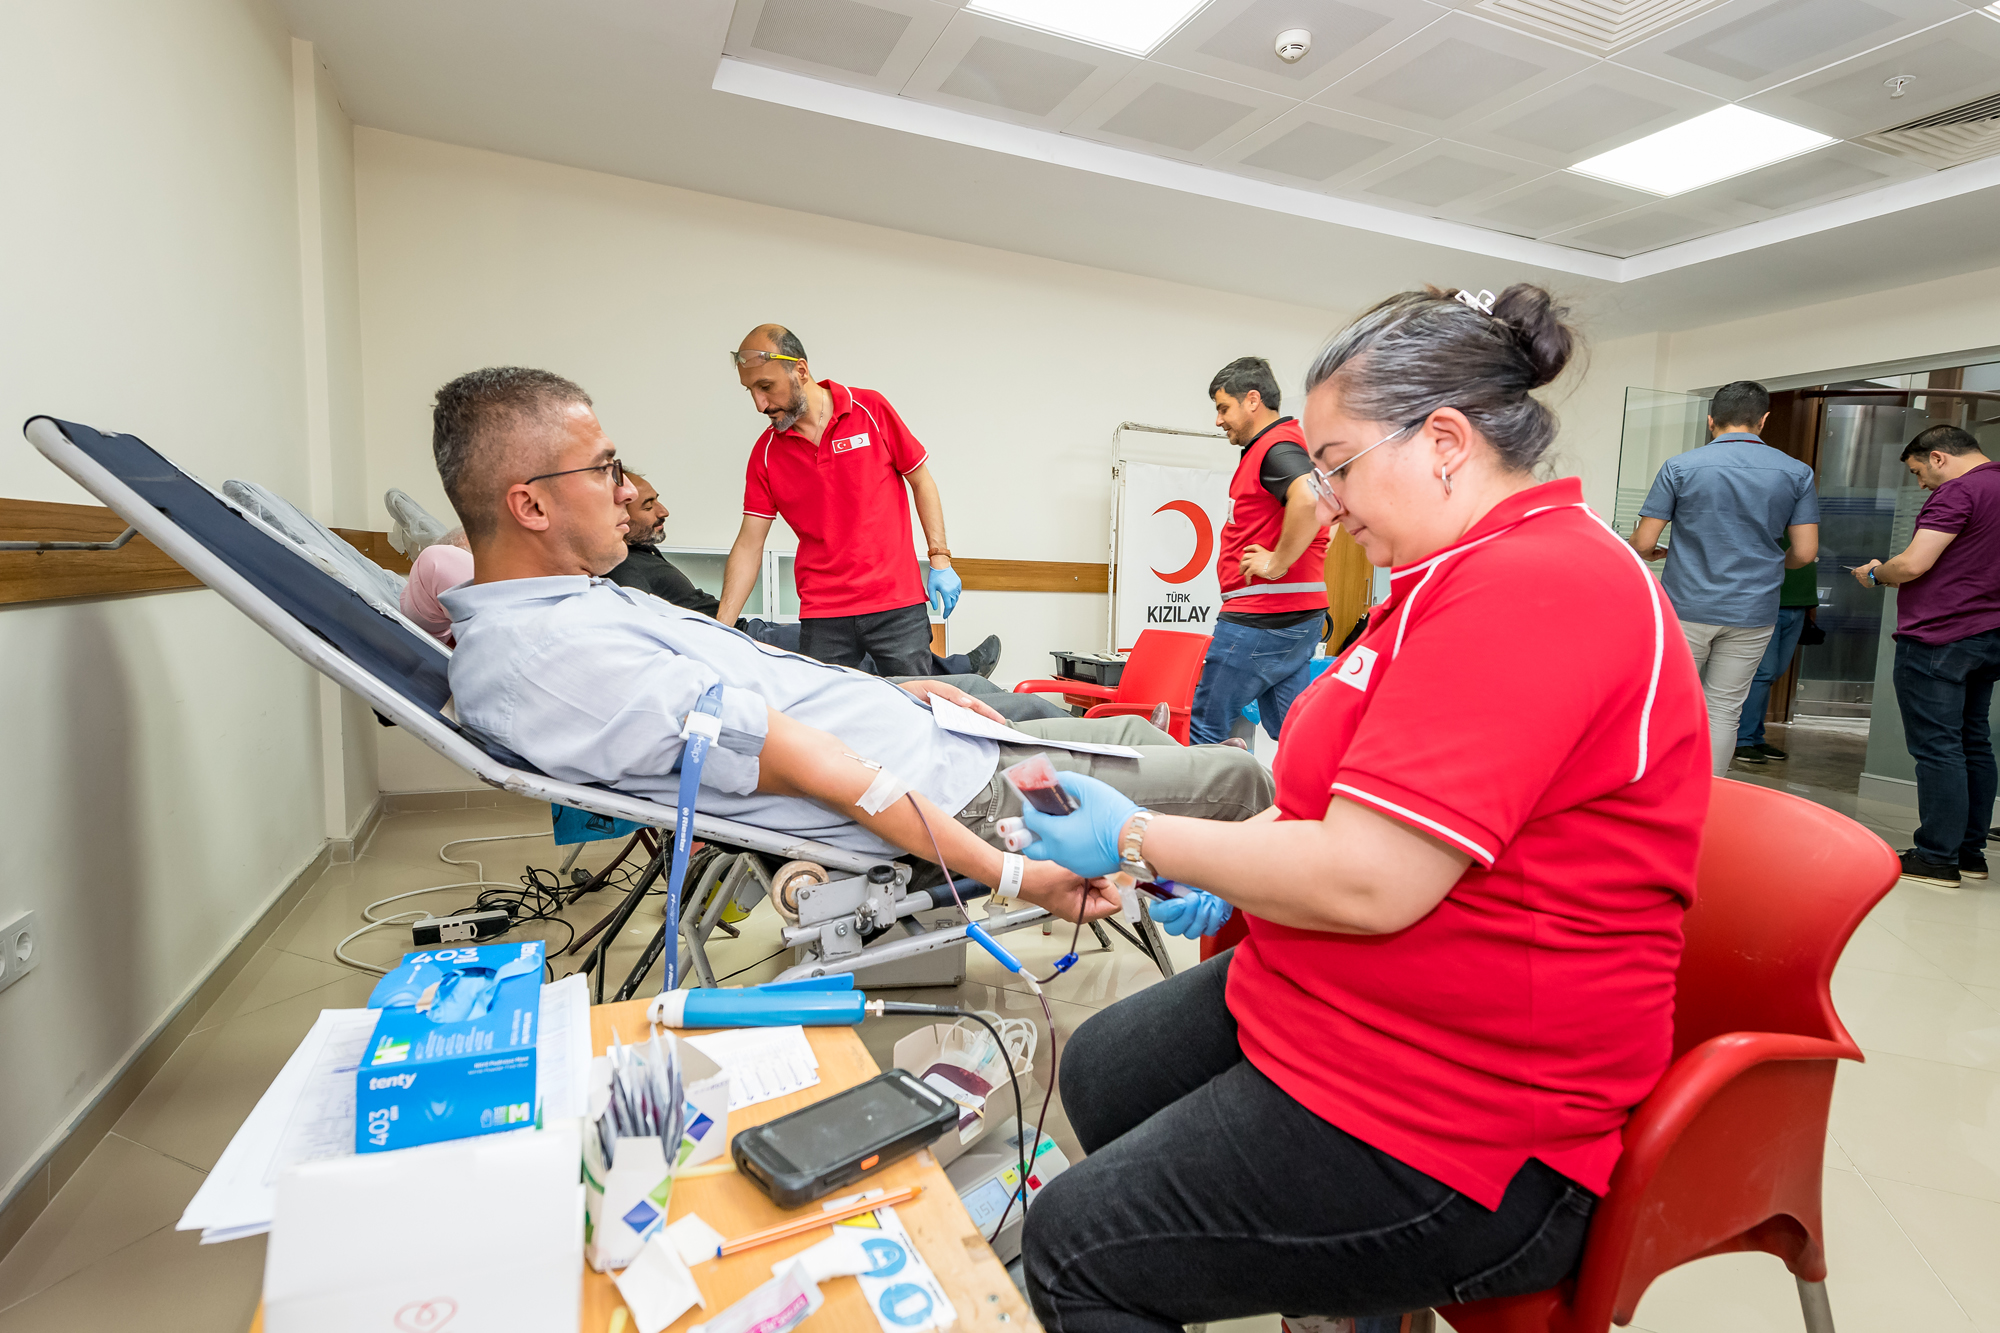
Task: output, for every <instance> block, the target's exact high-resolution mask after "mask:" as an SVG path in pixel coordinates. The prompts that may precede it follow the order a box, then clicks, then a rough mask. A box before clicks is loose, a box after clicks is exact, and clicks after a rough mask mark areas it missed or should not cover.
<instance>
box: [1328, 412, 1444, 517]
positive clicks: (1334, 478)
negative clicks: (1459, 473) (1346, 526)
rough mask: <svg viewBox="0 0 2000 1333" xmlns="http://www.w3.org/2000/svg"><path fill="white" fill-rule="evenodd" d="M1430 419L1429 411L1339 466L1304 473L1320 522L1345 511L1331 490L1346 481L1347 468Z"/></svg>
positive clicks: (1344, 507) (1345, 508)
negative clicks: (1371, 451) (1337, 483)
mask: <svg viewBox="0 0 2000 1333" xmlns="http://www.w3.org/2000/svg"><path fill="white" fill-rule="evenodd" d="M1430 419H1431V418H1430V413H1428V412H1426V413H1425V414H1424V415H1423V416H1420V417H1418V418H1417V419H1416V420H1415V421H1412V422H1411V423H1410V424H1409V425H1407V426H1401V427H1398V428H1397V429H1395V430H1392V431H1390V432H1389V433H1388V434H1387V435H1384V436H1383V437H1382V438H1381V439H1379V440H1377V441H1375V443H1373V444H1371V445H1369V446H1368V448H1367V449H1363V450H1362V451H1361V452H1360V453H1357V454H1355V455H1354V457H1352V458H1350V459H1348V460H1347V461H1346V462H1345V463H1342V464H1341V465H1340V466H1339V467H1336V468H1331V469H1326V470H1322V469H1320V468H1317V467H1315V468H1314V469H1313V470H1312V471H1311V472H1310V473H1308V474H1307V475H1306V485H1307V486H1308V487H1310V488H1311V489H1312V493H1313V500H1314V501H1315V502H1316V504H1317V506H1318V509H1319V520H1320V522H1322V523H1331V522H1333V521H1334V520H1335V519H1337V518H1339V517H1340V516H1341V515H1342V514H1344V513H1346V512H1347V506H1346V505H1344V504H1342V503H1341V500H1340V497H1339V496H1338V495H1335V494H1334V492H1333V487H1334V483H1335V482H1340V483H1343V484H1345V482H1346V481H1347V469H1349V468H1351V467H1353V466H1354V465H1355V464H1356V463H1358V462H1359V461H1361V459H1362V457H1363V456H1364V455H1366V454H1367V453H1368V452H1369V450H1370V449H1380V448H1381V447H1382V446H1383V445H1385V444H1387V443H1388V442H1389V441H1391V440H1393V439H1395V438H1396V437H1397V436H1399V435H1408V434H1409V433H1410V432H1411V431H1413V430H1415V429H1417V427H1419V426H1421V425H1423V424H1424V423H1425V422H1426V421H1429V420H1430Z"/></svg>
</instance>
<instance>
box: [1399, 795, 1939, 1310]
mask: <svg viewBox="0 0 2000 1333" xmlns="http://www.w3.org/2000/svg"><path fill="white" fill-rule="evenodd" d="M1900 869H1901V867H1900V866H1899V865H1898V864H1897V861H1896V855H1895V853H1894V852H1892V851H1890V850H1889V847H1888V845H1887V844H1886V843H1884V842H1883V841H1882V840H1881V839H1880V838H1878V837H1876V836H1875V835H1874V834H1873V833H1870V832H1869V831H1868V830H1867V829H1865V828H1863V827H1862V826H1861V825H1859V824H1857V823H1855V822H1854V821H1853V820H1851V819H1848V818H1846V817H1845V816H1843V815H1839V814H1836V813H1835V812H1834V811H1832V810H1829V809H1827V808H1826V807H1825V806H1821V805H1815V804H1813V803H1812V802H1810V801H1807V800H1803V799H1801V798H1800V797H1797V796H1793V795H1790V794H1788V793H1786V792H1781V791H1773V790H1771V789H1770V788H1767V787H1759V786H1755V785H1753V784H1751V783H1747V782H1732V781H1729V780H1727V779H1724V778H1717V779H1715V781H1714V787H1713V789H1712V792H1711V795H1710V799H1709V808H1708V823H1707V826H1706V828H1705V829H1704V831H1703V837H1702V848H1701V861H1700V863H1699V866H1698V869H1697V871H1696V887H1695V892H1696V899H1695V905H1694V907H1693V908H1691V909H1690V910H1689V911H1688V914H1687V926H1686V932H1687V945H1686V948H1685V950H1684V951H1683V953H1682V954H1681V964H1680V971H1679V974H1678V977H1677V981H1678V993H1677V997H1676V1000H1675V1005H1674V1048H1673V1049H1674V1059H1673V1063H1672V1064H1671V1065H1669V1066H1668V1068H1667V1072H1666V1074H1665V1076H1663V1077H1662V1078H1661V1079H1660V1082H1659V1084H1658V1085H1657V1086H1656V1087H1655V1088H1654V1089H1653V1091H1652V1094H1651V1095H1650V1096H1648V1097H1647V1098H1646V1100H1645V1101H1643V1102H1641V1103H1640V1104H1639V1107H1638V1109H1637V1110H1636V1111H1635V1112H1633V1115H1632V1119H1631V1120H1630V1121H1629V1122H1628V1123H1627V1125H1626V1127H1625V1151H1624V1155H1623V1156H1621V1157H1620V1158H1619V1159H1618V1166H1617V1168H1616V1169H1615V1170H1614V1171H1613V1172H1612V1176H1611V1188H1610V1190H1609V1192H1607V1193H1606V1194H1605V1196H1604V1198H1603V1200H1602V1201H1601V1202H1600V1203H1599V1204H1598V1205H1597V1212H1596V1214H1595V1215H1594V1216H1593V1217H1592V1218H1591V1222H1590V1234H1589V1237H1588V1238H1587V1239H1586V1241H1585V1242H1584V1248H1583V1259H1582V1262H1581V1263H1580V1265H1579V1266H1578V1270H1577V1274H1576V1276H1575V1278H1574V1279H1573V1280H1571V1281H1569V1282H1565V1283H1564V1284H1562V1285H1561V1286H1559V1287H1553V1288H1550V1289H1549V1290H1547V1291H1540V1292H1535V1293H1533V1294H1532V1295H1527V1296H1513V1297H1504V1298H1499V1299H1494V1300H1486V1301H1477V1302H1473V1303H1471V1304H1467V1305H1454V1306H1443V1307H1440V1308H1439V1309H1438V1314H1439V1315H1441V1316H1442V1317H1443V1318H1444V1319H1445V1320H1446V1321H1447V1322H1449V1323H1450V1324H1451V1326H1452V1327H1453V1328H1455V1329H1457V1330H1459V1333H1606V1330H1607V1329H1608V1328H1609V1327H1610V1325H1612V1324H1613V1323H1617V1324H1627V1323H1630V1322H1631V1320H1632V1318H1633V1315H1634V1312H1635V1311H1636V1310H1637V1309H1638V1305H1639V1298H1640V1297H1641V1296H1643V1295H1644V1294H1645V1292H1646V1288H1647V1287H1648V1286H1649V1285H1650V1284H1651V1283H1652V1281H1653V1279H1654V1278H1656V1277H1658V1276H1659V1275H1660V1274H1661V1273H1664V1272H1666V1271H1667V1270H1668V1269H1670V1268H1677V1267H1679V1266H1680V1265H1682V1264H1684V1263H1688V1262H1690V1261H1691V1260H1695V1259H1700V1258H1704V1257H1706V1256H1708V1255H1711V1254H1731V1253H1734V1252H1736V1251H1739V1250H1762V1251H1764V1252H1765V1253H1767V1254H1774V1255H1776V1256H1777V1257H1778V1258H1780V1259H1782V1260H1783V1261H1784V1264H1785V1267H1787V1268H1789V1269H1790V1270H1791V1271H1792V1274H1793V1276H1794V1277H1795V1278H1796V1280H1797V1282H1798V1288H1799V1302H1800V1305H1801V1306H1802V1307H1803V1309H1804V1314H1805V1326H1806V1330H1807V1333H1833V1314H1832V1310H1831V1308H1830V1306H1829V1303H1828V1301H1827V1295H1826V1285H1825V1282H1826V1245H1825V1238H1824V1231H1823V1227H1822V1224H1821V1218H1820V1179H1821V1171H1822V1168H1823V1161H1822V1159H1823V1157H1824V1155H1825V1151H1826V1122H1827V1112H1828V1108H1829V1105H1830V1104H1831V1101H1832V1098H1833V1076H1834V1070H1835V1068H1836V1065H1837V1062H1838V1061H1841V1060H1859V1059H1861V1058H1862V1054H1861V1048H1860V1047H1858V1046H1857V1045H1855V1043H1854V1038H1853V1037H1851V1036H1849V1035H1848V1032H1847V1029H1846V1028H1845V1027H1844V1026H1842V1024H1841V1021H1840V1016H1839V1015H1838V1014H1836V1013H1835V1012H1834V1009H1833V996H1832V993H1831V991H1830V989H1829V986H1830V983H1831V981H1832V977H1833V967H1834V964H1835V963H1836V962H1838V961H1839V959H1840V952H1841V950H1842V949H1843V948H1845V947H1846V945H1847V941H1848V938H1849V937H1850V936H1851V935H1853V933H1854V929H1855V927H1856V926H1858V925H1860V924H1861V921H1862V918H1864V917H1866V916H1867V915H1868V913H1869V912H1870V911H1871V910H1872V909H1873V908H1874V906H1875V904H1876V903H1878V902H1880V901H1881V900H1882V896H1883V895H1884V894H1886V893H1887V892H1888V891H1889V890H1890V888H1891V887H1893V886H1894V884H1895V882H1896V876H1897V874H1898V873H1899V871H1900Z"/></svg>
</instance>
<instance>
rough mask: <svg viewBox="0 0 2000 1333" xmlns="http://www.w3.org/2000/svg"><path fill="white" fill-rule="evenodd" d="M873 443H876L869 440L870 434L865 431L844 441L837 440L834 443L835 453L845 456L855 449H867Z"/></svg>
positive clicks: (847, 437)
mask: <svg viewBox="0 0 2000 1333" xmlns="http://www.w3.org/2000/svg"><path fill="white" fill-rule="evenodd" d="M873 443H875V442H874V441H873V440H871V439H869V438H868V432H867V431H865V430H864V431H862V432H861V433H860V434H859V435H849V436H846V437H845V438H843V439H838V440H835V441H834V442H833V451H834V452H835V453H837V454H844V453H847V452H849V451H850V450H853V449H866V448H867V447H868V446H869V445H871V444H873Z"/></svg>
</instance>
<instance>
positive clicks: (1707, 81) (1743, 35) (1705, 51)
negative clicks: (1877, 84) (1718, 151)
mask: <svg viewBox="0 0 2000 1333" xmlns="http://www.w3.org/2000/svg"><path fill="white" fill-rule="evenodd" d="M1964 12H1965V10H1964V7H1963V6H1961V5H1960V4H1958V2H1957V0H1730V2H1729V3H1728V4H1725V5H1723V6H1721V7H1720V8H1717V9H1712V10H1709V11H1708V12H1707V13H1705V14H1702V15H1700V16H1698V17H1696V18H1693V19H1690V20H1688V21H1687V22H1686V23H1683V24H1681V25H1679V26H1678V27H1674V28H1670V29H1668V30H1667V31H1665V32H1662V33H1660V34H1658V35H1657V36H1654V37H1651V38H1648V39H1647V40H1645V41H1643V42H1641V43H1639V44H1638V45H1637V46H1634V47H1633V48H1632V49H1630V50H1629V51H1625V52H1623V53H1621V54H1620V55H1619V56H1618V57H1617V62H1618V63H1619V64H1621V65H1625V66H1629V67H1630V68H1632V69H1637V70H1642V71H1644V72H1645V73H1648V74H1657V75H1659V76H1660V77H1661V78H1663V79H1672V80H1673V81H1675V82H1676V83H1684V84H1687V85H1688V86H1689V87H1691V88H1699V89H1701V90H1702V91H1703V92H1708V93H1713V94H1715V95H1716V96H1717V97H1726V98H1728V99H1729V100H1731V101H1735V100H1737V99H1738V98H1744V97H1749V96H1751V95H1752V94H1754V93H1759V92H1762V91H1764V90H1765V89H1767V88H1774V87H1776V86H1777V85H1778V84H1781V83H1784V82H1785V81H1787V80H1789V79H1795V78H1798V77H1799V76H1800V75H1802V74H1809V73H1811V72H1813V71H1814V70H1817V69H1823V68H1825V67H1826V66H1828V65H1831V64H1834V63H1835V62H1837V61H1841V60H1846V59H1849V58H1850V57H1853V56H1857V55H1860V54H1861V53H1862V52H1864V51H1870V50H1873V49H1874V48H1875V47H1878V46H1881V45H1883V44H1885V43H1888V42H1893V41H1895V40H1897V39H1898V38H1901V37H1907V36H1909V35H1910V34H1911V33H1913V32H1917V31H1920V30H1921V29H1924V28H1928V27H1930V26H1932V25H1933V24H1937V23H1942V22H1944V21H1945V20H1946V19H1949V18H1957V17H1959V16H1960V15H1962V14H1964Z"/></svg>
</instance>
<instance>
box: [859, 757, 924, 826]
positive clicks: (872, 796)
mask: <svg viewBox="0 0 2000 1333" xmlns="http://www.w3.org/2000/svg"><path fill="white" fill-rule="evenodd" d="M847 757H848V758H849V759H852V760H853V761H854V762H855V763H857V764H866V765H867V766H868V767H870V768H872V769H874V770H875V780H874V781H873V782H871V783H869V784H868V790H867V791H864V792H862V793H861V795H860V797H859V798H858V799H857V800H856V801H855V802H854V803H855V804H856V805H858V806H860V807H861V808H862V809H863V810H865V811H867V812H868V813H869V814H871V815H879V814H881V813H882V812H883V811H884V810H887V809H888V808H889V807H890V806H892V805H894V804H895V803H896V802H897V801H900V800H902V799H903V796H904V794H905V793H907V792H908V791H909V790H910V784H909V783H907V782H905V781H903V780H902V779H901V778H899V777H897V776H896V775H895V774H894V773H891V772H890V771H889V770H888V769H886V768H884V767H882V765H880V764H878V763H876V762H875V761H874V760H873V759H863V758H862V757H861V756H860V755H858V754H850V755H848V756H847Z"/></svg>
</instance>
